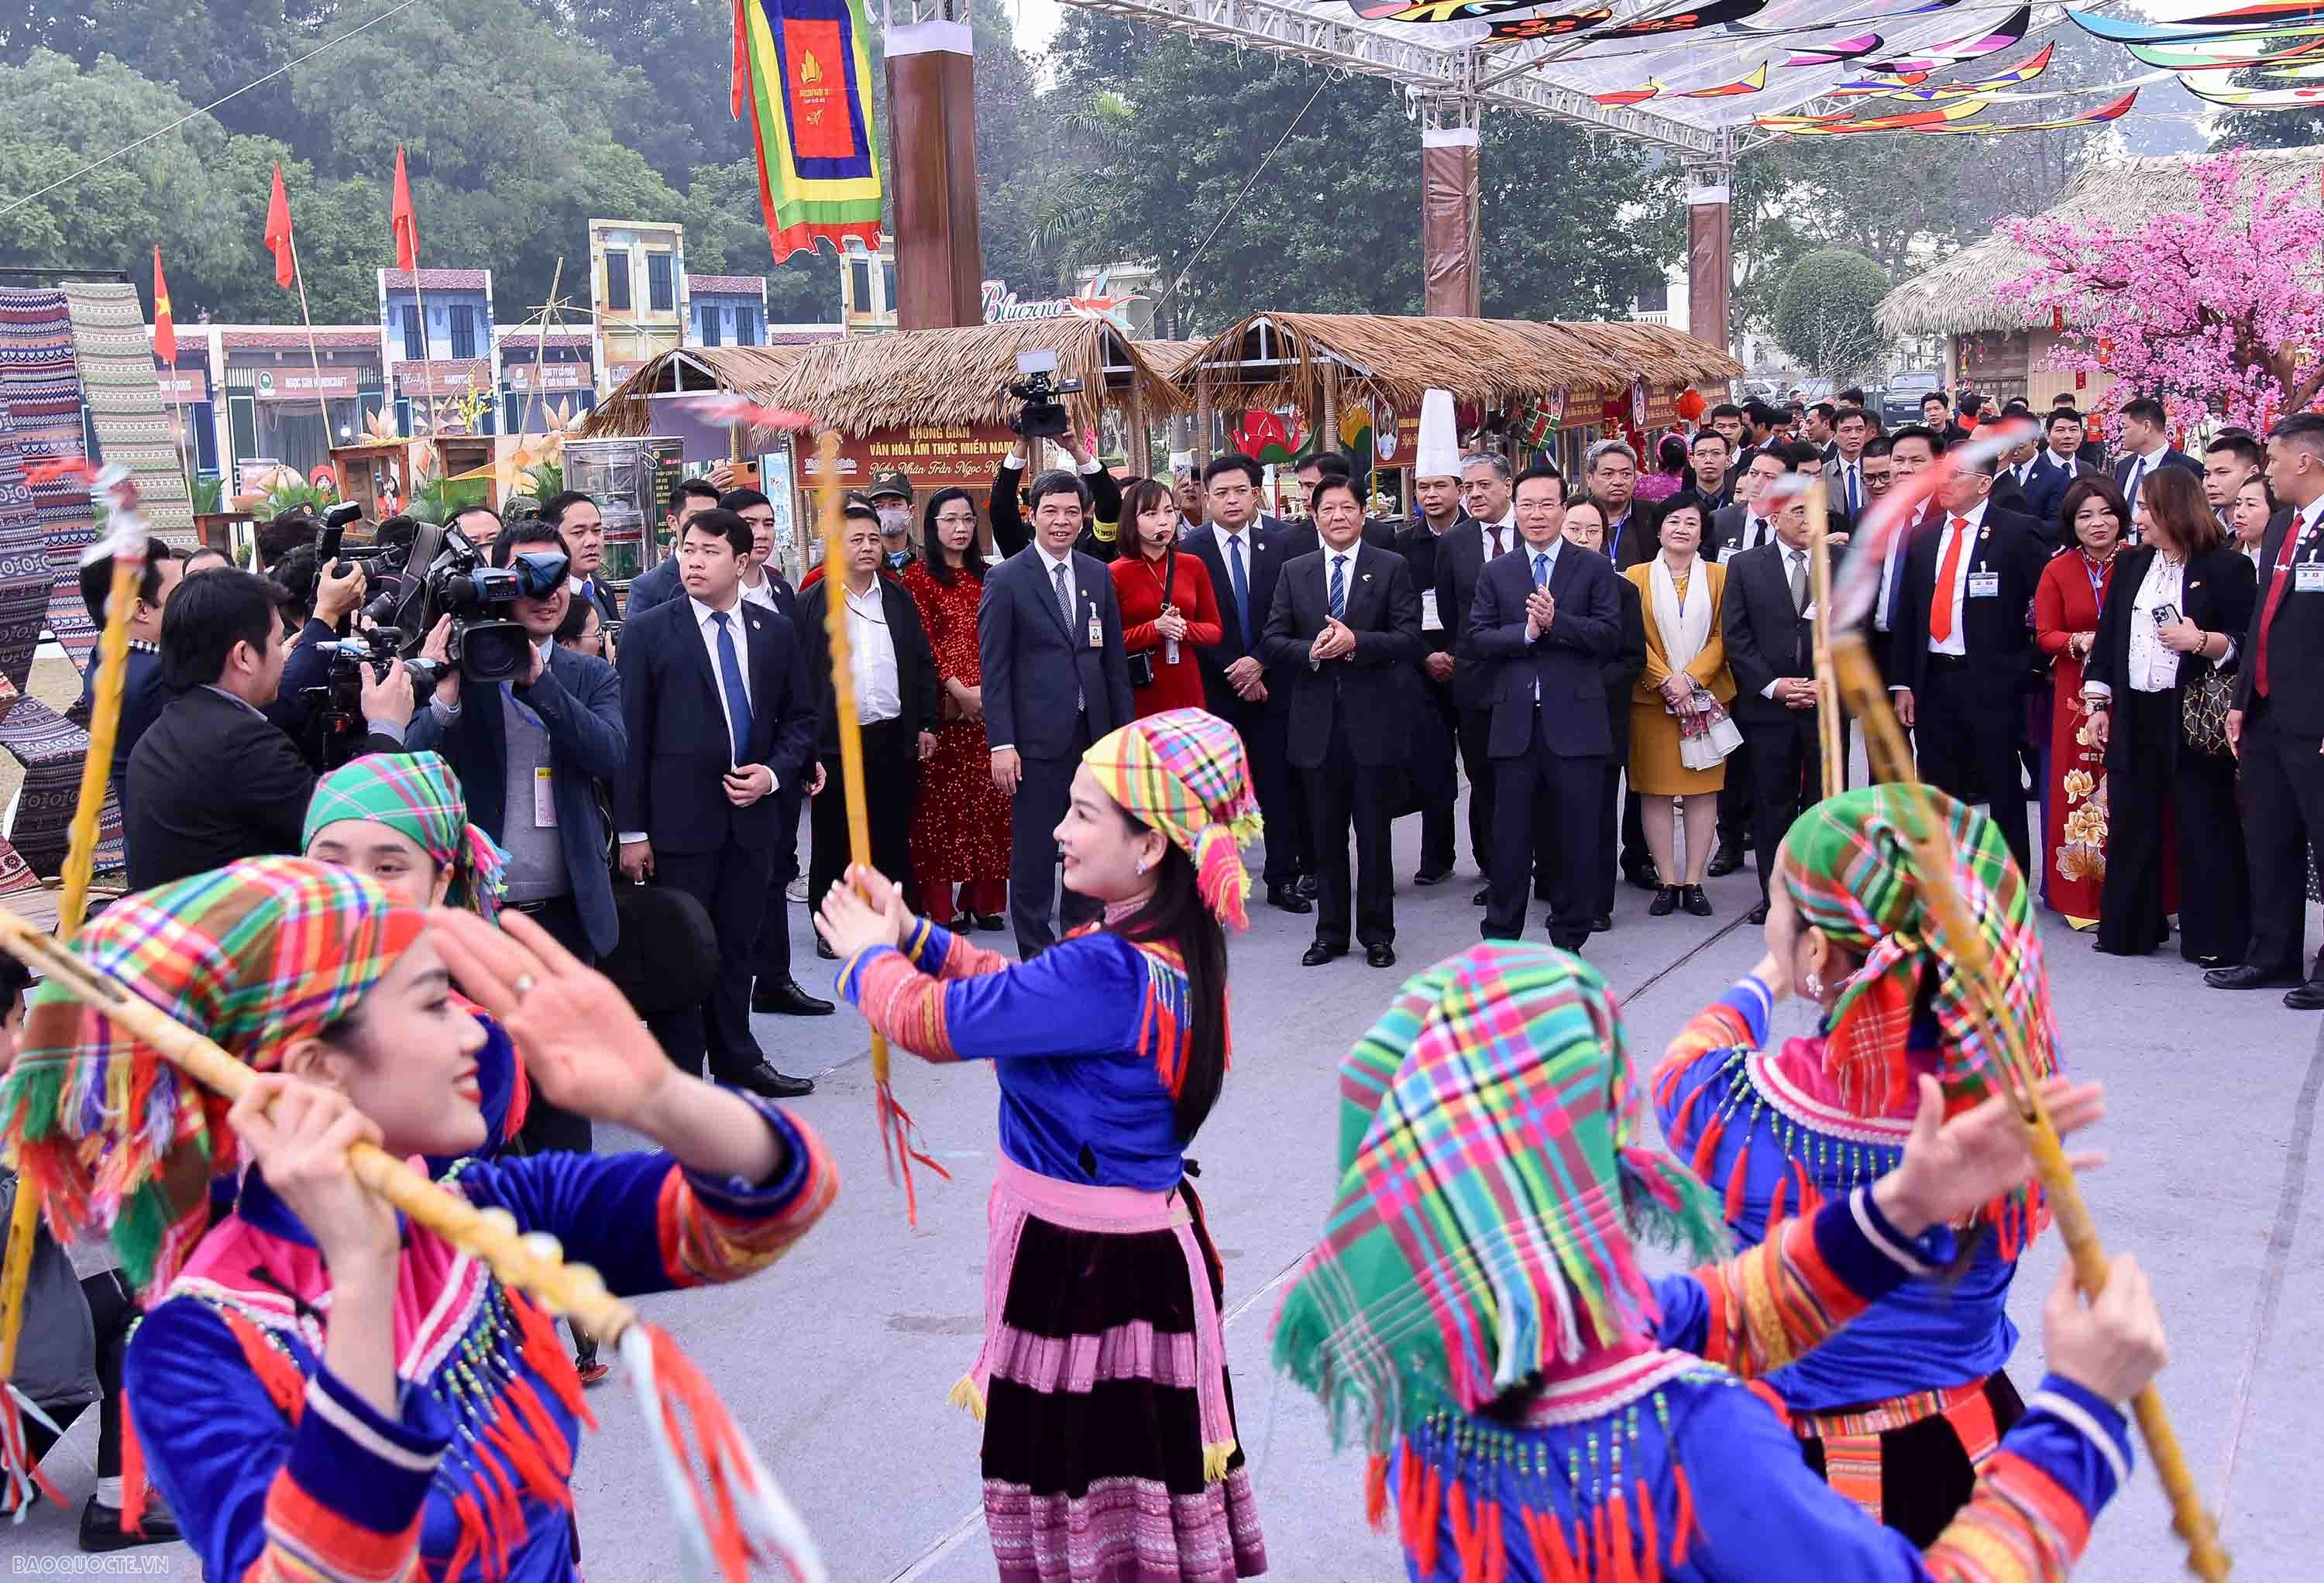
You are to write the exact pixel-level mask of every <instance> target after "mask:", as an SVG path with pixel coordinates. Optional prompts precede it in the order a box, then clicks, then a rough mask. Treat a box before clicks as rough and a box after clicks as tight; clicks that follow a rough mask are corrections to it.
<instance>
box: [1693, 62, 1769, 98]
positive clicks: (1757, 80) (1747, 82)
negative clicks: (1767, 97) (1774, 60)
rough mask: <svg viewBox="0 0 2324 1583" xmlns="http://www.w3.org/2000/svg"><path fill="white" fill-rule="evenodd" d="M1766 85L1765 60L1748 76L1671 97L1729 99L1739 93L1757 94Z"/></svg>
mask: <svg viewBox="0 0 2324 1583" xmlns="http://www.w3.org/2000/svg"><path fill="white" fill-rule="evenodd" d="M1766 86H1767V64H1766V61H1764V60H1763V61H1761V62H1760V63H1759V69H1758V70H1757V71H1755V72H1753V73H1752V74H1751V75H1750V76H1748V77H1746V78H1738V79H1737V80H1736V81H1734V82H1722V83H1720V84H1719V85H1718V86H1717V87H1699V88H1689V89H1687V90H1686V91H1685V92H1683V93H1677V94H1673V95H1672V96H1671V97H1673V98H1674V99H1729V98H1733V97H1735V96H1736V95H1738V94H1756V93H1757V92H1758V91H1759V90H1760V89H1761V88H1764V87H1766Z"/></svg>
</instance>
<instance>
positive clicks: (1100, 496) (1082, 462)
mask: <svg viewBox="0 0 2324 1583" xmlns="http://www.w3.org/2000/svg"><path fill="white" fill-rule="evenodd" d="M1025 443H1026V442H1025V441H1023V440H1019V441H1018V442H1017V444H1016V446H1015V447H1014V448H1012V449H1011V450H1010V453H1009V455H1008V456H1004V457H1002V458H1001V465H1000V466H999V467H997V468H995V469H993V473H992V545H993V548H995V549H998V550H999V551H1000V552H1001V557H1002V558H1003V559H1004V560H1005V559H1006V558H1008V557H1010V556H1012V555H1015V554H1016V553H1017V552H1018V551H1019V550H1020V549H1022V548H1025V547H1026V546H1027V545H1028V544H1030V543H1032V542H1033V538H1032V534H1031V533H1030V532H1029V531H1028V529H1027V528H1026V526H1025V512H1024V510H1023V508H1022V507H1020V506H1019V505H1018V503H1017V485H1018V483H1019V481H1020V480H1022V479H1023V478H1024V476H1025V462H1026V454H1025ZM1057 443H1058V444H1059V445H1061V446H1065V449H1066V451H1067V452H1069V453H1070V454H1071V455H1072V456H1073V458H1074V465H1075V466H1076V467H1077V468H1078V469H1079V471H1080V474H1081V480H1082V489H1083V490H1084V492H1085V493H1086V494H1087V496H1088V499H1087V501H1086V502H1084V505H1083V509H1082V533H1081V537H1080V538H1078V539H1076V540H1075V541H1074V549H1075V550H1076V551H1078V552H1079V553H1081V554H1083V555H1085V556H1089V557H1093V558H1094V559H1097V560H1102V561H1110V560H1111V559H1112V558H1113V555H1114V525H1115V524H1116V523H1118V522H1120V520H1121V483H1120V480H1119V479H1117V478H1115V477H1114V475H1113V474H1112V473H1111V471H1110V470H1108V468H1107V467H1106V465H1104V464H1103V463H1102V462H1100V461H1099V460H1098V459H1097V458H1096V457H1095V456H1092V455H1090V453H1089V448H1088V447H1087V446H1084V445H1083V444H1082V437H1081V436H1079V435H1077V434H1071V433H1068V434H1065V435H1061V436H1060V437H1058V439H1057ZM1100 523H1102V524H1104V527H1103V529H1102V531H1101V529H1100V528H1099V524H1100Z"/></svg>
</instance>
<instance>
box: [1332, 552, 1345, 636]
mask: <svg viewBox="0 0 2324 1583" xmlns="http://www.w3.org/2000/svg"><path fill="white" fill-rule="evenodd" d="M1347 613H1348V557H1346V556H1343V555H1335V556H1333V557H1332V619H1333V621H1339V620H1341V619H1342V618H1343V617H1345V616H1346V615H1347Z"/></svg>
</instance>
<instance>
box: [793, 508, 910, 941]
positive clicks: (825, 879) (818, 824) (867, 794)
mask: <svg viewBox="0 0 2324 1583" xmlns="http://www.w3.org/2000/svg"><path fill="white" fill-rule="evenodd" d="M839 552H840V555H841V557H842V564H843V565H844V567H845V568H846V572H845V577H844V588H845V597H846V601H847V648H848V668H849V671H850V673H851V674H852V676H853V681H854V685H855V718H856V719H857V721H859V722H861V723H862V731H863V800H864V806H865V811H866V812H867V814H868V815H869V816H870V823H871V866H872V867H873V868H875V869H877V870H880V872H881V873H882V874H885V875H886V876H888V878H889V879H892V880H894V881H895V882H896V883H897V884H898V885H899V886H901V887H903V889H904V894H905V895H907V896H909V895H911V894H912V856H911V833H912V805H913V802H914V801H915V800H916V797H917V794H918V790H919V784H920V765H921V764H922V763H924V762H925V761H926V760H927V759H928V758H930V757H931V756H932V755H933V754H934V753H935V752H936V714H937V708H938V698H939V693H938V689H937V686H936V650H935V649H932V648H930V647H929V645H928V635H927V630H926V629H925V628H923V627H922V626H921V625H920V613H919V611H918V607H916V606H915V605H914V604H913V603H912V596H911V595H910V594H907V593H905V592H904V587H903V584H900V583H898V582H897V581H896V580H895V579H894V578H892V577H883V576H881V575H880V568H881V566H883V565H884V564H885V562H886V558H887V551H886V546H885V544H884V542H883V538H882V534H881V521H880V513H879V512H878V511H874V510H873V509H872V508H871V505H870V504H868V503H866V502H860V501H851V502H848V505H847V513H846V518H845V523H844V528H843V529H842V531H841V538H840V541H839ZM830 608H831V579H830V578H828V577H825V579H824V580H823V581H822V582H820V583H817V584H816V585H815V586H814V587H812V588H810V589H808V590H807V592H806V593H805V594H801V595H800V596H799V602H798V614H799V627H800V632H799V640H800V647H801V648H802V649H804V650H805V651H806V654H807V679H808V682H809V684H810V686H812V687H813V688H814V690H815V696H816V716H817V718H818V719H819V720H820V721H821V722H822V723H821V726H820V731H821V742H820V750H821V752H822V756H823V763H822V767H821V773H820V774H819V775H818V776H817V777H816V794H815V807H814V819H815V852H814V856H813V858H812V860H811V861H810V862H809V865H808V869H807V899H808V900H809V901H810V902H811V903H812V904H814V905H815V906H817V907H820V906H821V905H822V904H823V898H824V897H825V896H827V895H829V894H830V892H831V888H832V887H833V886H834V885H835V884H836V883H838V881H839V877H840V875H841V874H842V873H843V872H844V871H845V870H846V868H847V861H848V855H847V854H848V846H847V798H846V781H845V779H844V772H843V770H842V768H841V764H840V757H839V700H838V695H836V694H835V692H834V691H833V690H832V676H831V638H830V631H829V625H828V623H829V620H830V613H829V612H830ZM816 944H817V947H818V954H821V955H825V956H835V955H836V953H834V952H833V951H832V950H831V948H830V947H829V946H828V945H825V944H824V943H822V942H821V941H820V940H818V941H817V942H816Z"/></svg>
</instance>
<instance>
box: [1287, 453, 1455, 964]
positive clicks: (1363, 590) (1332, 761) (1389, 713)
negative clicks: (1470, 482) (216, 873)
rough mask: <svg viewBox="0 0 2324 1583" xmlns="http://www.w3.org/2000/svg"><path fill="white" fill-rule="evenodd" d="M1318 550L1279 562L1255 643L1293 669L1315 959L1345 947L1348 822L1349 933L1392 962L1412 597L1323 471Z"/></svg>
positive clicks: (1350, 496) (1411, 685)
mask: <svg viewBox="0 0 2324 1583" xmlns="http://www.w3.org/2000/svg"><path fill="white" fill-rule="evenodd" d="M1313 504H1314V508H1315V512H1316V517H1315V522H1316V528H1317V529H1318V531H1319V532H1320V533H1321V535H1322V538H1323V548H1321V549H1319V550H1317V551H1316V552H1315V553H1314V554H1313V555H1305V556H1301V557H1297V558H1296V559H1295V560H1292V561H1289V562H1286V564H1285V566H1284V568H1283V575H1282V576H1281V577H1279V578H1278V579H1277V582H1276V584H1275V603H1274V605H1273V607H1272V608H1271V609H1270V610H1269V611H1268V616H1267V630H1266V636H1265V637H1264V638H1262V639H1261V640H1260V652H1261V653H1262V654H1263V655H1264V657H1265V658H1266V660H1267V663H1268V666H1269V667H1283V668H1285V669H1287V670H1289V671H1290V672H1291V674H1292V677H1293V680H1292V684H1291V718H1290V722H1289V735H1288V741H1289V752H1290V759H1291V762H1292V763H1293V764H1294V765H1295V766H1296V767H1297V768H1300V769H1302V770H1304V771H1305V772H1306V777H1307V801H1308V808H1309V811H1310V812H1309V818H1310V823H1311V826H1312V829H1313V831H1314V840H1315V861H1316V868H1317V871H1318V874H1319V877H1320V879H1321V884H1320V887H1319V890H1318V895H1317V897H1316V913H1315V943H1314V944H1313V945H1311V946H1309V947H1308V948H1307V953H1306V954H1305V956H1303V957H1302V958H1301V959H1300V960H1301V962H1303V963H1305V965H1306V966H1309V967H1316V966H1320V965H1321V964H1323V963H1324V962H1330V961H1331V960H1332V959H1333V958H1334V957H1338V956H1344V955H1346V954H1347V951H1348V939H1349V925H1350V887H1349V874H1348V825H1349V822H1350V820H1351V818H1352V819H1353V821H1354V824H1355V832H1356V865H1357V866H1356V891H1355V896H1354V917H1353V923H1354V933H1355V938H1356V939H1357V941H1358V942H1360V943H1361V944H1362V945H1363V947H1364V960H1365V961H1366V962H1369V963H1370V964H1371V965H1372V966H1374V967H1379V968H1384V967H1390V966H1393V965H1394V964H1395V962H1396V944H1395V943H1396V879H1395V876H1394V874H1393V873H1392V872H1391V866H1392V865H1393V863H1394V861H1395V854H1394V853H1393V852H1392V851H1390V850H1389V840H1388V834H1389V823H1388V821H1389V813H1390V807H1389V796H1390V794H1391V791H1392V789H1393V787H1392V786H1391V784H1390V783H1391V782H1392V781H1393V780H1394V778H1395V777H1394V776H1393V774H1392V773H1390V772H1391V771H1393V770H1395V769H1396V768H1398V767H1400V766H1401V765H1402V764H1403V762H1404V759H1405V755H1406V752H1407V751H1408V750H1410V748H1411V742H1412V739H1411V726H1410V723H1409V719H1408V712H1409V711H1410V710H1412V709H1414V708H1416V707H1417V706H1418V704H1419V699H1418V687H1417V682H1416V676H1415V673H1414V667H1415V666H1416V663H1417V662H1418V660H1419V658H1420V656H1421V652H1422V643H1421V637H1420V594H1419V591H1418V590H1417V589H1416V588H1414V587H1413V585H1412V575H1411V572H1410V571H1409V569H1408V568H1406V566H1405V564H1404V557H1402V556H1400V555H1397V553H1396V552H1395V551H1394V550H1387V549H1380V548H1376V547H1374V546H1371V545H1368V544H1365V543H1364V542H1363V529H1364V508H1363V503H1362V502H1360V501H1359V500H1358V499H1357V498H1356V490H1355V485H1353V484H1352V483H1348V482H1346V481H1345V480H1343V479H1327V480H1325V481H1324V482H1323V484H1322V485H1320V486H1319V487H1318V489H1317V491H1316V499H1315V500H1314V502H1313Z"/></svg>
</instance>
